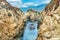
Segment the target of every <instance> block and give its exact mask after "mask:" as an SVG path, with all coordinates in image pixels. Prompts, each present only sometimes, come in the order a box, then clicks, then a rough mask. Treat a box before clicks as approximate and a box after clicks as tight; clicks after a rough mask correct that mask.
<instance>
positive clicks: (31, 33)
mask: <svg viewBox="0 0 60 40" xmlns="http://www.w3.org/2000/svg"><path fill="white" fill-rule="evenodd" d="M37 27H38V22H37V21H34V22H32V21H27V23H26V26H25V30H24V35H23V40H36V39H37V36H38V29H37Z"/></svg>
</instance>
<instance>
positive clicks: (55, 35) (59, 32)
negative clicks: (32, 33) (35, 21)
mask: <svg viewBox="0 0 60 40" xmlns="http://www.w3.org/2000/svg"><path fill="white" fill-rule="evenodd" d="M54 5H55V6H54ZM57 5H58V6H57ZM44 12H45V13H44ZM41 15H43V18H42V19H43V21H42V24H41V25H40V27H39V36H38V39H37V40H60V0H52V1H51V2H50V4H48V5H47V7H46V9H45V10H44V11H43V12H42V13H41Z"/></svg>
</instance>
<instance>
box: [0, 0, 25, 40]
mask: <svg viewBox="0 0 60 40" xmlns="http://www.w3.org/2000/svg"><path fill="white" fill-rule="evenodd" d="M22 16H23V13H22V12H21V10H19V9H18V8H15V7H13V6H11V5H10V4H9V3H8V2H7V1H6V0H0V40H18V39H19V38H20V36H21V35H22V33H23V28H24V20H23V19H22V18H21V17H22Z"/></svg>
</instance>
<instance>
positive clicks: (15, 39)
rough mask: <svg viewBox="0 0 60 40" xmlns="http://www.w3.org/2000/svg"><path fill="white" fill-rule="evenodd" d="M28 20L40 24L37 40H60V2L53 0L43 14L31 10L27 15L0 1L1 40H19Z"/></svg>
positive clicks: (4, 0) (2, 0)
mask: <svg viewBox="0 0 60 40" xmlns="http://www.w3.org/2000/svg"><path fill="white" fill-rule="evenodd" d="M28 19H30V20H32V21H38V22H39V23H38V31H39V34H38V37H37V40H60V0H51V2H50V3H49V4H48V5H47V6H46V8H45V9H44V10H43V11H42V12H41V13H40V12H37V11H34V10H32V9H30V10H28V11H27V12H26V14H24V13H23V12H22V11H21V10H20V9H18V8H16V7H13V6H11V5H10V4H9V3H8V2H6V0H0V40H19V38H20V37H21V36H22V35H23V32H24V28H25V22H26V21H27V20H28Z"/></svg>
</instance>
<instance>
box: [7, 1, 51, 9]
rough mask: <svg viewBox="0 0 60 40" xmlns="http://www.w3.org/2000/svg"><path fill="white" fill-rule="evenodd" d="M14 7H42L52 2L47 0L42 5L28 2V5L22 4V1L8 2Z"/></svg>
mask: <svg viewBox="0 0 60 40" xmlns="http://www.w3.org/2000/svg"><path fill="white" fill-rule="evenodd" d="M7 1H8V2H9V3H10V4H11V5H12V6H15V7H18V8H20V7H29V6H38V5H41V4H47V3H49V2H50V1H51V0H46V1H43V2H40V3H34V2H27V3H24V4H23V3H22V0H13V1H12V0H7Z"/></svg>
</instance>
